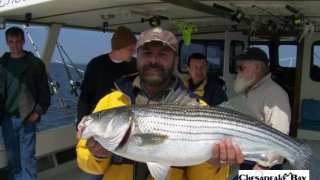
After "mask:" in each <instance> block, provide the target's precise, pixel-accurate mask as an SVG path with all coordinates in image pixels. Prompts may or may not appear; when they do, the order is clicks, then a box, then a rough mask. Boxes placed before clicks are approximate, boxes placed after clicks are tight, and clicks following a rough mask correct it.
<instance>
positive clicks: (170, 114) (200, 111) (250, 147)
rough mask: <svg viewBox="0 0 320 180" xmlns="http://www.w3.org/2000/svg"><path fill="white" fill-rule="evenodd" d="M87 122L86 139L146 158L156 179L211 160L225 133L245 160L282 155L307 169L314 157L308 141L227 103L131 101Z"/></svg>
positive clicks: (225, 136) (127, 154)
mask: <svg viewBox="0 0 320 180" xmlns="http://www.w3.org/2000/svg"><path fill="white" fill-rule="evenodd" d="M84 124H85V126H86V128H85V130H84V132H83V134H82V137H83V138H90V137H94V139H95V140H97V141H98V142H99V143H100V144H101V145H102V146H103V147H104V148H106V149H107V150H109V151H112V152H113V153H115V154H117V155H120V156H122V157H126V158H128V159H132V160H135V161H140V162H146V163H147V165H148V168H149V170H150V172H151V175H152V176H153V177H154V178H155V179H157V180H158V179H165V177H166V175H167V173H168V171H169V169H170V166H190V165H196V164H200V163H203V162H205V161H207V160H209V159H210V158H211V153H212V147H213V144H215V143H218V142H219V141H220V140H221V139H225V138H231V139H232V142H233V143H234V144H236V145H238V146H239V147H240V148H241V150H242V152H243V153H244V155H245V157H246V159H250V160H255V161H258V162H262V163H263V162H266V161H268V160H269V159H268V155H270V154H278V155H281V156H283V157H285V158H286V159H287V160H288V161H289V162H290V163H291V165H292V166H293V167H294V168H296V169H303V168H304V165H305V163H306V162H307V161H308V159H309V158H310V156H311V149H310V147H309V146H307V145H306V144H303V143H300V142H299V141H297V140H296V139H294V138H292V137H290V136H288V135H285V134H283V133H282V132H280V131H277V130H275V129H273V128H271V127H269V126H267V125H265V124H264V123H262V122H260V121H258V120H257V119H255V118H253V117H251V116H249V115H246V114H243V113H241V112H238V111H235V110H233V109H229V108H225V107H202V106H188V105H175V104H161V105H130V106H124V107H118V108H113V109H108V110H104V111H100V112H97V113H94V114H91V115H90V116H88V117H87V119H86V120H85V122H84ZM159 169H160V170H159Z"/></svg>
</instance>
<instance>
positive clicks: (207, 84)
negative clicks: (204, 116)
mask: <svg viewBox="0 0 320 180" xmlns="http://www.w3.org/2000/svg"><path fill="white" fill-rule="evenodd" d="M187 70H188V75H186V76H185V77H184V78H183V82H184V84H185V85H186V86H187V87H188V88H189V89H190V90H191V91H192V92H194V93H195V94H197V95H199V96H200V97H201V98H202V99H203V100H204V101H205V102H206V103H207V104H208V105H209V106H216V105H218V104H220V103H222V102H224V101H226V100H228V97H227V95H226V93H225V92H224V90H223V89H222V87H221V85H220V83H219V81H218V77H216V78H215V77H208V75H207V73H208V61H207V59H206V57H205V56H204V55H203V54H201V53H193V54H191V55H190V56H189V58H188V62H187Z"/></svg>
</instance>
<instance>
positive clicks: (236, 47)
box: [229, 40, 244, 74]
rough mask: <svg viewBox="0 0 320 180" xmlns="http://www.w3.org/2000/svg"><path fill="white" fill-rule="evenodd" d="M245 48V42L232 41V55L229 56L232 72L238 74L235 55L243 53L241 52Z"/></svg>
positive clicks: (230, 70)
mask: <svg viewBox="0 0 320 180" xmlns="http://www.w3.org/2000/svg"><path fill="white" fill-rule="evenodd" d="M243 50H244V43H243V42H242V41H235V40H233V41H231V43H230V53H229V54H230V56H229V58H230V59H229V62H230V63H229V72H230V73H232V74H236V73H237V71H236V61H235V58H234V57H235V56H237V55H239V54H241V52H242V51H243Z"/></svg>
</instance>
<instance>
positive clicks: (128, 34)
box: [111, 26, 137, 50]
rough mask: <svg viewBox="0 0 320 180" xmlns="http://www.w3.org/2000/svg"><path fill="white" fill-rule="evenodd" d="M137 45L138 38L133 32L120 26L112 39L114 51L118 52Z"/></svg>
mask: <svg viewBox="0 0 320 180" xmlns="http://www.w3.org/2000/svg"><path fill="white" fill-rule="evenodd" d="M135 43H137V38H136V37H135V36H134V34H133V33H132V31H131V30H130V29H128V28H126V27H124V26H119V27H118V28H117V30H116V31H115V32H114V34H113V36H112V39H111V48H112V50H118V49H121V48H124V47H127V46H130V45H132V44H135Z"/></svg>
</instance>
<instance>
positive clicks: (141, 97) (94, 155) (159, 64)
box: [77, 27, 244, 180]
mask: <svg viewBox="0 0 320 180" xmlns="http://www.w3.org/2000/svg"><path fill="white" fill-rule="evenodd" d="M177 50H178V43H177V39H176V37H175V36H174V34H172V33H171V32H169V31H166V30H163V29H162V28H159V27H158V28H153V29H149V30H146V31H144V32H142V33H141V35H140V36H139V39H138V42H137V59H138V60H137V69H138V72H139V74H136V75H130V76H126V77H122V78H120V79H118V80H117V81H116V82H115V84H116V87H117V91H114V92H112V93H110V94H107V95H106V96H104V97H103V98H102V99H101V100H100V101H99V103H98V104H97V106H96V108H95V110H94V112H98V111H101V110H104V109H109V108H113V107H119V106H125V105H129V104H139V105H143V104H159V103H161V100H163V99H164V98H165V97H166V96H167V95H168V94H169V93H172V92H175V91H177V90H179V89H182V90H187V88H186V87H185V86H184V85H183V82H182V80H181V79H180V78H178V77H177V76H175V75H173V71H174V68H175V66H176V65H177V63H178V55H177ZM187 91H189V90H187ZM187 98H188V99H190V100H192V101H197V102H199V103H200V104H204V102H203V101H201V102H200V101H199V99H198V96H195V95H194V94H192V93H190V95H189V96H187V97H186V99H187ZM80 125H81V123H80ZM81 132H82V127H81V126H80V127H79V132H78V134H81ZM214 147H215V148H214V150H213V159H212V161H210V162H211V163H213V164H215V165H213V164H211V163H208V162H205V163H202V164H200V165H196V166H191V167H180V168H172V170H171V172H170V173H169V177H168V179H171V180H185V179H190V180H202V179H203V180H207V179H215V180H225V179H226V178H227V175H228V171H229V170H228V166H227V165H226V164H225V162H227V161H228V162H233V163H234V162H238V163H240V162H242V161H243V159H244V158H243V155H242V153H241V151H240V149H239V147H236V146H233V145H232V143H231V142H230V141H229V140H225V141H221V142H220V144H216V145H214ZM77 155H78V157H77V161H78V166H79V167H80V168H81V169H82V170H84V171H86V172H89V173H92V174H104V177H103V179H105V180H109V179H112V180H132V179H133V178H134V179H137V180H144V179H146V178H147V176H148V172H147V169H146V166H145V164H142V163H137V162H133V161H132V160H129V159H126V158H123V157H120V156H117V155H115V154H112V153H111V152H109V151H107V150H105V149H104V148H103V147H102V146H101V145H100V144H99V143H98V142H97V141H95V140H94V139H93V138H91V139H88V140H84V139H81V140H80V141H79V143H78V145H77ZM220 155H221V156H223V158H224V159H221V156H220ZM220 161H221V163H220ZM133 174H134V175H133ZM148 179H151V177H150V176H149V177H148Z"/></svg>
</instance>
